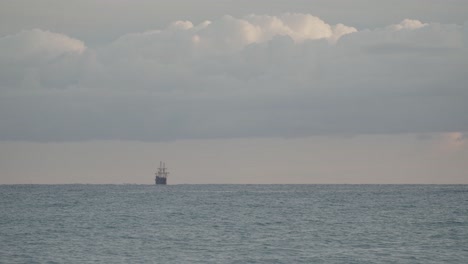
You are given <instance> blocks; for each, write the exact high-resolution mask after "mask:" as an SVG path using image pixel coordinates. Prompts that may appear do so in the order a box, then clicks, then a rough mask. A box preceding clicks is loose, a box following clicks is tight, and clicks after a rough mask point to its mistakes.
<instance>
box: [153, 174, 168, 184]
mask: <svg viewBox="0 0 468 264" xmlns="http://www.w3.org/2000/svg"><path fill="white" fill-rule="evenodd" d="M155 183H156V184H158V185H159V184H161V185H166V184H167V178H166V177H159V176H156V180H155Z"/></svg>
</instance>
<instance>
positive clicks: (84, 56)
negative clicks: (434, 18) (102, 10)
mask: <svg viewBox="0 0 468 264" xmlns="http://www.w3.org/2000/svg"><path fill="white" fill-rule="evenodd" d="M464 39H466V24H465V25H462V26H460V25H446V24H439V23H423V22H421V21H418V20H410V19H405V20H403V21H402V22H400V23H398V24H393V25H390V26H387V27H382V28H377V29H367V30H361V31H358V30H357V29H356V28H354V27H351V26H347V25H343V24H336V25H330V24H327V23H326V22H324V21H323V20H321V19H320V18H318V17H315V16H312V15H309V14H295V13H285V14H282V15H278V16H268V15H249V16H246V17H242V18H236V17H233V16H224V17H222V18H220V19H216V20H213V21H205V22H202V23H199V24H194V23H193V22H191V21H182V20H181V21H175V22H173V23H171V24H170V25H169V26H168V27H167V28H164V29H155V30H150V31H145V32H139V33H138V32H137V33H131V34H127V35H124V36H121V37H120V38H118V39H116V40H115V41H113V42H112V43H108V44H106V45H103V46H101V47H99V48H96V49H91V48H86V46H85V45H84V44H83V42H81V41H79V40H76V39H73V38H70V37H67V36H65V35H61V34H57V33H51V32H48V31H42V30H32V31H24V32H20V33H18V34H16V35H12V36H7V37H3V38H0V58H1V61H0V67H1V69H2V73H0V76H1V79H0V89H1V90H0V91H2V93H5V94H4V95H3V96H2V95H0V101H1V102H0V120H1V122H2V123H3V126H2V128H0V132H1V133H0V135H2V138H0V139H31V140H74V139H108V138H119V139H120V138H122V139H142V140H167V139H180V138H212V137H250V136H256V137H264V136H265V137H268V136H286V137H287V136H303V135H312V134H329V133H332V134H336V133H339V134H347V133H401V132H415V133H420V132H421V133H424V132H440V131H466V130H468V119H467V117H466V114H465V113H466V112H468V108H467V107H468V106H466V103H465V102H466V99H467V97H468V91H467V89H466V83H467V76H468V72H467V71H468V70H467V69H468V63H467V61H468V52H467V51H468V49H467V46H466V45H467V43H466V42H464ZM38 87H39V88H41V89H39V90H40V92H37V91H36V92H35V93H31V94H27V90H28V89H29V90H32V89H36V88H38ZM20 88H21V89H22V92H21V93H19V92H17V91H18V90H19V89H20ZM7 91H8V93H7ZM12 98H13V99H12ZM12 100H13V101H14V102H15V103H12ZM69 105H71V106H69Z"/></svg>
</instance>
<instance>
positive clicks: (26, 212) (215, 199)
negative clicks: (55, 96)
mask: <svg viewBox="0 0 468 264" xmlns="http://www.w3.org/2000/svg"><path fill="white" fill-rule="evenodd" d="M0 263H468V185H167V186H156V185H80V184H78V185H0Z"/></svg>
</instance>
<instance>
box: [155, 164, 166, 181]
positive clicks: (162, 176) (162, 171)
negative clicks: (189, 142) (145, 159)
mask: <svg viewBox="0 0 468 264" xmlns="http://www.w3.org/2000/svg"><path fill="white" fill-rule="evenodd" d="M168 174H169V172H168V171H167V168H166V163H164V162H162V161H161V162H159V168H158V172H156V173H155V175H156V177H155V178H154V183H155V184H162V185H166V184H167V175H168Z"/></svg>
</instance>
